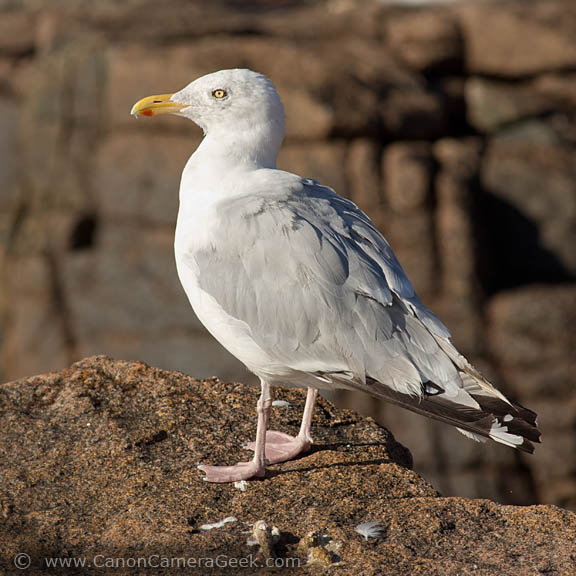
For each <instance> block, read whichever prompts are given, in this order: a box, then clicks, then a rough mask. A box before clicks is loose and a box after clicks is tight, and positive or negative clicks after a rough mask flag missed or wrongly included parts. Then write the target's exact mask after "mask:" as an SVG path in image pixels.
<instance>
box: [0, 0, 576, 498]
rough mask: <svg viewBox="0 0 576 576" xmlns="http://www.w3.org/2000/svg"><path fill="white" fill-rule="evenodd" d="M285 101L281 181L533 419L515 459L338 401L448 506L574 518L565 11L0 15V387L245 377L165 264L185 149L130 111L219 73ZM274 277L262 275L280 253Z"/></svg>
mask: <svg viewBox="0 0 576 576" xmlns="http://www.w3.org/2000/svg"><path fill="white" fill-rule="evenodd" d="M244 66H246V67H251V68H254V69H256V70H258V71H261V72H263V73H265V74H267V75H269V76H270V77H271V78H272V79H273V80H274V81H275V83H276V84H277V86H278V88H279V90H280V92H281V94H282V96H283V98H284V101H285V104H286V110H287V114H288V122H287V123H288V135H287V139H286V143H285V146H284V149H283V152H282V155H281V158H280V167H282V168H284V169H287V170H291V171H295V172H298V173H301V174H302V175H304V176H308V177H314V178H317V179H319V180H321V181H322V182H324V183H326V184H329V185H331V186H333V187H334V188H335V189H336V190H337V191H338V192H339V193H341V194H343V195H346V196H348V197H350V198H352V200H354V201H355V202H356V203H357V204H358V205H359V206H360V207H361V208H362V209H364V210H366V211H367V212H368V213H369V214H370V216H371V217H372V218H373V219H374V221H375V222H376V223H377V225H378V226H379V227H380V228H381V230H383V231H384V233H385V234H386V235H387V237H388V239H389V240H390V242H391V244H392V246H393V247H394V249H395V251H396V253H397V254H398V257H399V258H400V261H401V262H402V263H403V265H404V267H405V269H406V271H407V272H408V274H409V276H410V277H411V278H412V280H413V283H414V284H415V286H416V288H417V290H418V292H419V294H420V295H421V297H422V299H423V300H424V302H426V303H427V304H428V305H430V306H431V307H432V308H433V309H434V310H435V311H436V312H437V313H438V314H439V315H440V316H441V317H442V318H443V319H444V321H445V322H446V323H447V325H448V326H449V327H450V329H451V330H452V333H453V335H454V341H455V343H456V344H457V345H458V346H459V347H460V349H461V350H462V351H463V352H464V353H465V354H467V355H469V356H470V357H471V359H472V360H473V361H474V362H476V363H477V364H478V366H479V368H481V369H482V370H483V371H484V372H485V373H486V375H487V376H489V377H490V378H492V379H493V380H494V382H495V383H497V384H498V385H499V386H500V387H501V388H502V389H503V390H505V391H506V392H507V393H509V394H510V395H512V396H513V397H515V398H516V399H518V400H519V401H520V402H522V403H523V404H526V405H527V406H529V407H530V408H532V409H534V410H536V411H537V412H538V413H539V414H540V423H541V428H542V431H543V434H544V438H543V440H544V443H543V444H542V446H541V447H539V448H538V449H537V453H536V455H535V456H534V457H532V458H524V457H523V456H521V455H518V454H516V453H515V452H513V451H511V450H508V449H506V448H504V447H500V446H492V445H482V446H480V445H476V444H474V443H472V442H470V441H469V440H467V439H465V438H463V437H461V436H460V435H458V433H457V432H455V431H454V430H452V429H449V428H448V427H445V426H438V425H436V424H434V423H432V422H429V421H427V420H425V419H423V418H421V417H418V416H412V415H411V414H407V413H405V412H404V411H401V410H400V409H397V408H393V407H392V408H391V407H385V406H380V405H379V404H377V403H375V402H374V401H372V400H367V399H363V398H358V397H354V398H352V397H348V396H347V395H343V396H342V397H340V398H339V401H340V402H341V403H344V404H349V405H353V406H356V407H358V408H360V409H362V410H364V411H365V412H366V413H369V414H372V415H374V416H375V417H377V418H379V419H381V420H383V421H384V422H386V424H387V425H388V426H389V427H390V428H391V429H392V430H393V431H394V432H395V434H396V435H397V437H398V438H399V439H400V440H401V441H402V442H404V443H405V444H406V445H407V446H409V447H410V449H411V450H412V452H413V454H414V460H415V467H416V469H417V470H418V471H419V472H421V473H422V474H424V475H425V476H426V477H427V478H428V479H429V480H430V481H431V482H432V483H433V484H434V485H435V486H437V487H438V488H439V489H441V490H442V491H443V493H445V494H454V495H461V496H484V497H491V498H495V499H497V500H500V501H503V502H512V503H531V502H539V501H541V502H548V503H557V504H560V505H564V506H568V507H573V508H576V456H575V455H576V416H575V414H576V410H575V408H576V395H575V392H574V390H575V388H574V382H575V380H574V362H573V354H574V349H576V343H575V341H574V324H575V320H576V311H575V307H576V288H575V286H574V284H573V279H574V274H575V271H576V249H575V236H576V233H575V230H576V226H575V220H576V190H575V187H576V185H575V182H576V178H575V177H576V151H575V146H574V144H575V142H576V4H574V2H573V1H572V0H549V1H548V0H547V1H542V2H538V1H535V2H531V3H526V2H518V3H515V2H508V3H498V4H492V3H488V4H484V3H482V4H466V5H463V6H450V7H434V8H426V9H405V8H398V7H386V6H384V5H382V4H380V3H371V2H362V3H359V2H319V3H315V4H308V3H299V2H282V3H278V2H255V3H241V4H240V3H233V2H229V3H220V2H210V3H207V2H185V1H184V0H169V1H166V2H162V3H159V2H151V1H149V0H134V1H131V2H123V3H117V2H111V1H110V2H109V1H102V2H74V3H72V2H64V1H54V2H52V1H50V2H48V1H39V2H34V3H28V2H24V1H23V0H22V1H19V0H3V1H0V248H1V250H0V266H1V274H2V283H1V290H0V298H1V305H2V314H1V318H0V335H1V350H0V353H1V363H0V368H1V374H2V378H3V379H4V380H9V379H14V378H17V377H21V376H25V375H30V374H34V373H39V372H43V371H46V370H49V369H56V368H60V367H62V366H64V365H66V364H68V363H69V362H70V361H73V360H76V359H78V358H80V357H82V356H86V355H89V354H93V353H106V354H110V355H113V356H116V357H122V358H132V359H141V360H146V361H148V362H151V363H154V364H157V365H161V366H163V367H166V368H173V369H180V370H184V371H186V372H188V373H190V374H192V375H194V376H199V377H203V376H210V375H213V374H217V375H218V376H220V377H222V378H226V379H233V378H235V379H239V380H242V381H248V380H251V379H252V377H251V376H249V375H248V374H247V373H246V372H245V371H244V369H243V368H242V367H241V366H240V365H239V364H238V363H237V362H236V361H235V360H234V359H233V358H231V357H230V356H229V355H228V354H226V353H225V352H224V351H222V349H221V348H220V347H219V346H218V345H217V344H216V343H215V342H214V341H213V340H212V339H211V338H210V337H209V336H208V335H207V334H206V333H205V331H204V330H203V329H202V327H201V325H200V324H199V322H198V321H197V320H196V319H195V318H194V316H193V314H192V313H191V311H190V309H189V306H188V303H187V301H186V298H185V296H184V294H183V292H182V290H181V288H180V286H179V284H178V280H177V277H176V270H175V266H174V263H173V256H172V241H173V228H174V222H175V217H176V211H177V189H178V183H179V175H180V172H181V169H182V167H183V165H184V163H185V161H186V159H187V158H188V156H189V155H190V154H191V152H192V151H193V150H194V148H195V146H196V145H197V144H198V142H199V141H200V138H201V133H200V131H199V130H198V129H197V128H195V127H194V126H192V125H191V124H190V123H187V122H185V121H183V120H182V119H177V118H162V119H157V120H156V121H144V120H143V121H138V122H136V121H135V120H134V119H133V118H131V117H130V116H129V110H130V107H131V105H132V104H133V103H134V102H135V101H136V100H137V99H139V98H140V97H142V96H145V95H148V94H153V93H163V92H168V91H174V90H177V89H179V88H181V87H182V86H184V85H185V84H187V83H188V82H189V81H191V80H192V79H194V78H195V77H197V76H199V75H201V74H204V73H207V72H212V71H214V70H217V69H220V68H226V67H244ZM279 257H281V255H279Z"/></svg>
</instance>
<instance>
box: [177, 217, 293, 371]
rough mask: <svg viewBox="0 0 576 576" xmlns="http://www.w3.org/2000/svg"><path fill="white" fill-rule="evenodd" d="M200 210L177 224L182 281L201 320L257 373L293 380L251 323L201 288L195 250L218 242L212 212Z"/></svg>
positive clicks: (178, 266) (219, 339)
mask: <svg viewBox="0 0 576 576" xmlns="http://www.w3.org/2000/svg"><path fill="white" fill-rule="evenodd" d="M201 212H203V211H199V213H197V215H196V216H195V217H190V216H187V217H186V218H185V219H184V218H182V217H181V216H180V215H179V217H178V224H177V226H176V239H175V245H174V252H175V256H176V268H177V270H178V276H179V278H180V282H181V284H182V287H183V288H184V291H185V292H186V295H187V296H188V300H189V301H190V304H191V305H192V308H193V310H194V312H195V314H196V316H198V319H199V320H200V322H202V324H203V325H204V326H205V327H206V329H207V330H208V331H209V332H210V334H212V336H214V338H216V340H218V342H220V344H222V346H224V348H226V349H227V350H228V351H229V352H230V353H231V354H233V355H234V356H235V357H236V358H238V360H240V361H241V362H242V363H243V364H245V365H246V366H247V368H248V369H249V370H250V371H251V372H254V373H255V374H256V375H258V376H260V377H262V378H266V379H267V380H269V381H270V380H276V379H279V380H282V381H285V380H287V379H288V380H290V379H292V377H294V371H293V370H291V369H290V368H288V367H287V366H284V365H282V364H279V363H278V362H276V361H275V360H274V359H273V358H272V357H271V356H270V355H269V354H267V353H266V351H265V350H263V349H262V348H261V347H260V346H259V345H258V344H257V343H256V342H255V341H254V339H253V338H252V334H251V330H250V327H249V326H248V324H246V323H245V322H243V321H241V320H238V319H237V318H234V317H232V316H230V315H229V314H228V313H227V312H226V311H225V310H224V309H223V308H222V307H221V306H220V304H219V303H218V302H217V301H216V300H215V299H214V298H213V297H212V296H211V295H210V294H208V293H207V292H206V291H204V290H202V289H201V288H200V285H199V282H198V270H197V269H196V267H195V265H194V258H193V254H194V251H195V250H197V249H199V248H200V247H203V246H206V245H207V244H210V243H212V242H216V241H217V238H213V237H212V236H211V234H210V231H211V230H212V229H213V227H212V226H211V225H210V220H211V215H210V214H209V213H208V212H206V213H204V214H202V213H201Z"/></svg>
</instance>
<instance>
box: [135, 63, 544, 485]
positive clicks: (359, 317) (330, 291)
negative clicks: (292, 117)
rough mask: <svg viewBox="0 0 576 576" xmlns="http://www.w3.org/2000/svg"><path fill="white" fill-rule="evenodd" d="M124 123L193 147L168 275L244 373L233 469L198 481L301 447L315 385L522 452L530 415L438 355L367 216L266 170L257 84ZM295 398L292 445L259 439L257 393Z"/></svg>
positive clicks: (276, 127)
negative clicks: (190, 135)
mask: <svg viewBox="0 0 576 576" xmlns="http://www.w3.org/2000/svg"><path fill="white" fill-rule="evenodd" d="M132 114H133V115H135V116H156V115H160V114H176V115H178V116H183V117H184V118H188V119H190V120H192V121H193V122H195V123H196V124H198V125H199V126H200V127H201V128H202V129H203V130H204V134H205V137H204V139H203V140H202V143H201V144H200V146H199V147H198V149H197V150H196V151H195V152H194V154H193V155H192V156H191V157H190V159H189V160H188V163H187V164H186V167H185V168H184V171H183V173H182V180H181V185H180V208H179V212H178V221H177V225H176V235H175V246H174V248H175V255H176V265H177V269H178V275H179V277H180V281H181V283H182V286H183V287H184V290H185V292H186V294H187V296H188V299H189V300H190V303H191V305H192V308H193V309H194V311H195V313H196V315H197V316H198V318H199V319H200V320H201V322H202V323H203V324H204V326H205V327H206V328H207V329H208V331H209V332H210V333H211V334H212V335H213V336H214V337H215V338H216V339H217V340H218V341H219V342H220V343H221V344H222V345H223V346H224V347H225V348H226V349H228V350H229V351H230V352H231V353H232V354H233V355H234V356H236V357H237V358H238V359H239V360H240V361H241V362H243V363H244V364H245V365H246V366H247V367H248V369H249V370H251V371H252V372H253V373H254V374H256V375H257V376H258V378H259V379H260V383H261V395H260V399H259V400H258V404H257V413H258V423H257V430H256V440H255V442H252V443H250V444H249V445H248V447H249V448H250V449H252V450H253V451H254V457H253V459H252V460H250V461H249V462H239V463H238V464H236V465H234V466H207V465H202V466H199V468H200V470H202V471H203V472H204V474H205V476H204V480H207V481H209V482H235V481H240V480H247V479H250V478H255V477H262V476H264V474H265V466H266V464H267V463H276V462H283V461H286V460H289V459H291V458H294V457H296V456H297V455H298V454H300V453H302V452H305V451H306V450H308V449H309V447H310V444H311V442H312V439H311V435H310V426H311V422H312V413H313V409H314V403H315V400H316V396H317V393H318V390H319V389H328V390H332V389H335V388H345V389H348V390H360V391H362V392H366V393H368V394H370V395H372V396H373V397H375V398H381V399H383V400H387V401H389V402H393V403H395V404H398V405H400V406H402V407H404V408H408V409H409V410H413V411H414V412H417V413H419V414H423V415H425V416H428V417H430V418H434V419H436V420H441V421H443V422H447V423H448V424H452V425H453V426H455V427H456V428H457V429H458V430H460V431H461V432H462V433H463V434H465V435H466V436H468V437H470V438H473V439H475V440H482V441H484V440H485V439H486V438H492V439H493V440H496V441H497V442H500V443H502V444H506V445H508V446H511V447H513V448H519V449H521V450H523V451H525V452H532V451H533V449H534V447H533V444H532V442H538V441H539V438H540V434H539V432H538V429H537V428H536V414H535V413H534V412H532V411H530V410H528V409H526V408H523V407H522V406H520V405H519V404H516V403H514V402H512V401H510V400H508V399H507V398H506V397H505V396H504V395H503V394H502V393H501V392H500V391H498V390H497V389H496V388H494V386H493V385H492V384H490V383H489V382H488V381H487V380H486V379H485V378H484V377H483V376H482V375H481V374H480V373H479V372H478V371H477V370H476V369H475V368H474V367H473V366H472V365H471V364H470V363H469V362H468V361H467V360H466V359H465V358H464V357H463V356H462V355H461V354H459V352H458V351H457V350H456V348H455V347H454V346H453V344H452V342H451V340H450V332H449V331H448V329H447V328H446V327H445V326H444V324H442V322H441V321H440V320H439V319H438V318H437V317H436V316H435V315H434V314H433V313H432V312H431V311H430V310H428V309H427V308H426V307H425V306H424V305H423V304H422V303H421V302H420V300H419V298H418V296H417V295H416V294H415V293H414V289H413V287H412V284H411V283H410V281H409V280H408V278H407V277H406V274H405V273H404V271H403V270H402V267H401V266H400V264H399V262H398V260H397V259H396V256H395V255H394V252H393V251H392V248H391V247H390V244H388V242H387V241H386V239H385V238H384V237H383V236H382V234H381V233H380V232H379V231H378V230H377V229H376V228H375V226H374V224H373V223H372V222H371V221H370V219H369V218H368V216H366V214H364V213H363V212H362V211H361V210H360V209H359V208H358V207H357V206H355V205H354V204H353V203H352V202H350V201H349V200H347V199H344V198H342V197H341V196H339V195H337V194H336V193H335V192H334V191H333V190H332V189H331V188H328V187H327V186H323V185H321V184H320V183H318V182H316V181H315V180H312V179H309V178H302V177H300V176H297V175H295V174H290V173H288V172H284V171H282V170H278V169H277V168H276V157H277V155H278V151H279V149H280V145H281V143H282V140H283V138H284V108H283V105H282V102H281V100H280V97H279V95H278V93H277V91H276V89H275V87H274V85H273V84H272V82H271V81H270V80H269V79H268V78H266V77H265V76H263V75H262V74H258V73H256V72H253V71H251V70H221V71H219V72H215V73H213V74H208V75H206V76H203V77H201V78H199V79H197V80H195V81H193V82H191V83H190V84H189V85H188V86H186V87H185V88H184V89H182V90H180V91H179V92H176V93H174V94H163V95H159V96H150V97H147V98H143V99H142V100H140V101H139V102H137V103H136V104H135V105H134V107H133V108H132ZM286 383H291V384H294V385H296V386H300V387H305V388H307V389H308V392H307V397H306V404H305V408H304V415H303V418H302V425H301V427H300V432H299V433H298V435H297V436H295V437H293V436H289V435H288V434H285V433H283V432H277V431H273V430H270V431H267V430H266V429H267V423H268V419H269V414H270V409H271V404H272V394H271V390H270V387H271V386H272V385H280V384H286Z"/></svg>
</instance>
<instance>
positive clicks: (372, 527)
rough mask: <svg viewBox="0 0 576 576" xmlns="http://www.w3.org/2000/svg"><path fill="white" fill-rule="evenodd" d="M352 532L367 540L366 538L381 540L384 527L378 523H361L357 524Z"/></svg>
mask: <svg viewBox="0 0 576 576" xmlns="http://www.w3.org/2000/svg"><path fill="white" fill-rule="evenodd" d="M354 530H355V531H356V532H358V534H360V535H361V536H364V538H366V540H368V538H382V536H383V532H384V526H382V524H381V523H380V522H363V523H362V524H358V526H356V528H354Z"/></svg>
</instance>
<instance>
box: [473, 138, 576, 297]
mask: <svg viewBox="0 0 576 576" xmlns="http://www.w3.org/2000/svg"><path fill="white" fill-rule="evenodd" d="M575 166H576V155H575V154H574V152H573V151H572V150H571V149H570V148H567V147H561V146H558V147H553V146H546V145H538V144H532V145H531V144H521V143H518V142H501V141H500V142H498V141H495V142H493V143H492V144H491V145H490V146H489V147H488V149H487V152H486V157H485V160H484V165H483V167H482V184H483V187H484V188H485V190H487V191H488V193H489V195H486V196H484V197H483V199H482V202H483V203H484V205H483V206H482V210H481V212H480V217H479V220H480V222H481V224H480V226H481V227H483V228H484V229H485V230H490V233H489V237H488V235H487V237H486V238H485V240H486V243H485V245H486V249H487V250H490V263H489V266H490V272H491V275H490V278H488V284H489V285H490V288H491V289H494V288H497V287H498V286H501V287H503V288H510V287H513V286H514V285H518V284H520V283H534V282H539V281H548V282H550V281H565V280H568V279H569V278H570V277H572V276H573V275H574V274H575V273H576V251H575V250H574V249H573V246H574V245H575V242H576V186H575V184H574V182H575V181H576V170H575ZM496 283H497V284H496Z"/></svg>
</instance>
